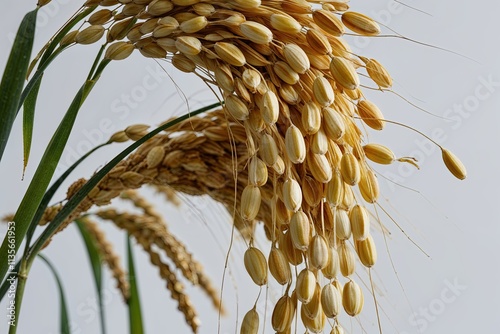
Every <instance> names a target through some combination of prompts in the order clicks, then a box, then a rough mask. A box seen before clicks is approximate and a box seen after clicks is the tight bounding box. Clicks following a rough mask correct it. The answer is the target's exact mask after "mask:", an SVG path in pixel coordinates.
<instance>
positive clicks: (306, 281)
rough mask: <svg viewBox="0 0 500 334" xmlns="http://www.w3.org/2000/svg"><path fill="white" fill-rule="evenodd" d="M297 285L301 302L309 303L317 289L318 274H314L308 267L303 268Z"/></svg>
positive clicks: (296, 290) (296, 289)
mask: <svg viewBox="0 0 500 334" xmlns="http://www.w3.org/2000/svg"><path fill="white" fill-rule="evenodd" d="M295 286H296V288H295V292H296V293H297V299H298V300H299V301H300V302H302V303H304V304H307V303H309V302H310V301H311V299H312V298H313V296H314V291H315V290H316V276H314V274H313V272H312V271H310V270H308V269H307V268H305V269H302V271H301V272H300V273H299V275H298V276H297V283H296V284H295Z"/></svg>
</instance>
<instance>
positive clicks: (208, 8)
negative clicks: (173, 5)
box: [193, 3, 216, 16]
mask: <svg viewBox="0 0 500 334" xmlns="http://www.w3.org/2000/svg"><path fill="white" fill-rule="evenodd" d="M193 10H194V12H195V13H196V14H198V15H203V16H210V15H212V14H215V12H216V9H215V7H214V6H213V5H212V4H209V3H196V4H194V5H193Z"/></svg>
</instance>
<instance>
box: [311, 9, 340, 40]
mask: <svg viewBox="0 0 500 334" xmlns="http://www.w3.org/2000/svg"><path fill="white" fill-rule="evenodd" d="M312 17H313V20H314V23H316V24H317V25H318V26H319V27H320V28H321V29H323V30H324V31H326V32H327V33H329V34H331V35H333V36H342V35H343V34H344V32H345V31H344V24H343V23H342V20H341V19H339V18H338V17H337V16H336V15H335V14H334V13H332V12H330V11H327V10H324V9H320V10H315V11H314V12H313V15H312Z"/></svg>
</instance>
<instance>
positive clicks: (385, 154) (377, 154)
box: [363, 144, 396, 165]
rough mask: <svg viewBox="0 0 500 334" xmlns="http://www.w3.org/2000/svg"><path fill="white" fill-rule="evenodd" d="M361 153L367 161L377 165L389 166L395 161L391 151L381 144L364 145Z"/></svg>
mask: <svg viewBox="0 0 500 334" xmlns="http://www.w3.org/2000/svg"><path fill="white" fill-rule="evenodd" d="M363 151H364V152H365V155H366V157H367V158H368V159H370V160H371V161H373V162H376V163H378V164H382V165H389V164H391V163H392V162H393V161H394V160H396V156H395V155H394V153H393V152H392V151H391V149H390V148H388V147H387V146H384V145H381V144H366V145H365V146H363Z"/></svg>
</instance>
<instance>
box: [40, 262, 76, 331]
mask: <svg viewBox="0 0 500 334" xmlns="http://www.w3.org/2000/svg"><path fill="white" fill-rule="evenodd" d="M38 256H39V257H40V258H41V259H42V260H43V261H44V262H45V263H46V264H47V266H48V267H49V269H50V271H51V272H52V274H53V275H54V278H55V280H56V283H57V289H58V290H59V306H60V312H59V326H60V331H61V334H71V330H70V325H69V322H70V321H69V313H68V305H67V302H66V294H65V293H64V288H63V285H62V281H61V278H60V277H59V274H58V273H57V270H56V268H55V266H54V265H53V264H52V262H50V261H49V260H48V259H47V258H46V257H45V256H43V255H42V254H38Z"/></svg>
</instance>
